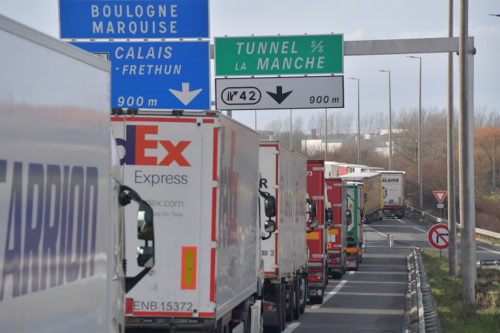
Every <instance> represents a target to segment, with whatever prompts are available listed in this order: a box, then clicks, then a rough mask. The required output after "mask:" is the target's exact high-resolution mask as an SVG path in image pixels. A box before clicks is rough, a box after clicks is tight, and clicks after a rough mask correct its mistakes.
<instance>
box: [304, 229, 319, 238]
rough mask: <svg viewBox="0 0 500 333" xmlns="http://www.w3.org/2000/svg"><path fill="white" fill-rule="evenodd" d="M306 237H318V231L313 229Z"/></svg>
mask: <svg viewBox="0 0 500 333" xmlns="http://www.w3.org/2000/svg"><path fill="white" fill-rule="evenodd" d="M306 239H319V232H318V231H313V232H310V233H308V234H306Z"/></svg>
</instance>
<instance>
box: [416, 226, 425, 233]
mask: <svg viewBox="0 0 500 333" xmlns="http://www.w3.org/2000/svg"><path fill="white" fill-rule="evenodd" d="M413 228H415V229H417V230H419V231H422V232H423V233H427V230H424V229H420V228H419V227H413Z"/></svg>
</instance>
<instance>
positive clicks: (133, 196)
mask: <svg viewBox="0 0 500 333" xmlns="http://www.w3.org/2000/svg"><path fill="white" fill-rule="evenodd" d="M132 200H133V201H135V202H137V203H138V204H139V210H138V212H137V238H138V239H140V240H143V241H144V242H145V244H144V246H138V247H137V265H139V266H140V267H144V269H143V270H142V271H141V272H139V273H138V274H137V275H136V276H133V277H129V276H126V277H125V292H129V291H130V290H131V289H132V288H133V287H134V286H135V285H136V284H137V283H138V282H139V281H140V280H141V279H142V278H143V277H144V276H146V274H147V273H148V272H149V271H150V270H151V269H152V268H153V266H154V264H155V261H154V259H155V243H154V238H155V237H154V222H153V217H154V212H153V208H151V206H150V205H149V204H148V203H147V202H146V201H144V200H142V198H141V197H140V196H139V194H138V193H137V192H136V191H134V190H133V189H131V188H130V187H128V186H125V185H121V186H120V191H119V194H118V201H119V203H120V205H121V206H126V205H128V204H129V203H130V201H132ZM126 267H127V263H126V261H125V260H124V262H123V270H124V271H125V273H126V271H127V270H126Z"/></svg>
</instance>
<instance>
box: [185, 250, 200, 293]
mask: <svg viewBox="0 0 500 333" xmlns="http://www.w3.org/2000/svg"><path fill="white" fill-rule="evenodd" d="M197 252H198V249H197V248H196V247H188V246H183V247H182V273H181V274H182V276H181V289H196V256H197Z"/></svg>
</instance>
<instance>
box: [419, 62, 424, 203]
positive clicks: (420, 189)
mask: <svg viewBox="0 0 500 333" xmlns="http://www.w3.org/2000/svg"><path fill="white" fill-rule="evenodd" d="M418 64H419V65H418V78H419V79H418V203H419V205H420V210H423V209H424V194H423V184H424V179H423V176H422V57H418Z"/></svg>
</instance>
